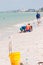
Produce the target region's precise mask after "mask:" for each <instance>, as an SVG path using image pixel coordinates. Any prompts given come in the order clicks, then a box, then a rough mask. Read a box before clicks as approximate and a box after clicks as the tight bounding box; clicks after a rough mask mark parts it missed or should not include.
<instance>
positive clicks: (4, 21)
mask: <svg viewBox="0 0 43 65" xmlns="http://www.w3.org/2000/svg"><path fill="white" fill-rule="evenodd" d="M40 15H41V17H42V16H43V12H40ZM34 19H36V12H0V28H3V27H8V26H11V25H15V24H18V23H23V22H27V21H28V22H29V21H30V20H34Z"/></svg>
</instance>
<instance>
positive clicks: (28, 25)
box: [26, 24, 32, 32]
mask: <svg viewBox="0 0 43 65" xmlns="http://www.w3.org/2000/svg"><path fill="white" fill-rule="evenodd" d="M26 31H27V32H31V31H32V26H31V25H30V24H27V25H26Z"/></svg>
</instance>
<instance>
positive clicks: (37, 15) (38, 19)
mask: <svg viewBox="0 0 43 65" xmlns="http://www.w3.org/2000/svg"><path fill="white" fill-rule="evenodd" d="M36 19H37V23H38V24H39V23H40V13H39V12H37V14H36Z"/></svg>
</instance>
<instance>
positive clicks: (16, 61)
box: [9, 52, 20, 65]
mask: <svg viewBox="0 0 43 65" xmlns="http://www.w3.org/2000/svg"><path fill="white" fill-rule="evenodd" d="M9 57H10V61H11V65H20V52H12V53H10V54H9Z"/></svg>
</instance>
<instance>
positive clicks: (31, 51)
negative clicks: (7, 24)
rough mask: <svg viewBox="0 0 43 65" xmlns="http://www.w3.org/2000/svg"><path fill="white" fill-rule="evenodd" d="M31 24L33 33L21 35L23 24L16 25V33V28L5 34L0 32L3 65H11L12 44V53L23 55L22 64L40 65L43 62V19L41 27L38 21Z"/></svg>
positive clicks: (0, 56) (0, 54)
mask: <svg viewBox="0 0 43 65" xmlns="http://www.w3.org/2000/svg"><path fill="white" fill-rule="evenodd" d="M27 23H28V22H27ZM27 23H24V24H23V25H25V24H27ZM30 23H31V24H32V26H33V30H32V32H26V33H19V32H20V30H19V28H20V26H21V25H22V24H17V25H15V26H16V27H18V29H17V32H16V33H15V32H14V26H12V27H11V28H8V29H7V30H5V31H4V32H3V31H0V64H1V65H10V60H9V43H10V42H11V43H12V51H13V52H15V51H19V52H20V53H21V62H23V63H24V65H31V64H32V65H38V62H43V17H42V18H41V23H40V24H39V26H37V20H34V21H32V22H31V21H30ZM9 37H11V38H9Z"/></svg>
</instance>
